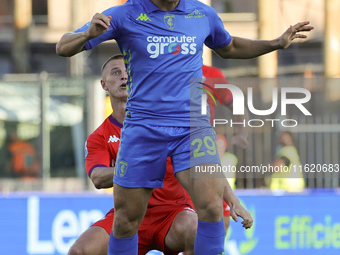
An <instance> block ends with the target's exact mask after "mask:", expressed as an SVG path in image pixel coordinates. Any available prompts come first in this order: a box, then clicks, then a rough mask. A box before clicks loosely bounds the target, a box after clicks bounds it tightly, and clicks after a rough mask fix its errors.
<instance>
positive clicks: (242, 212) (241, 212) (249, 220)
mask: <svg viewBox="0 0 340 255" xmlns="http://www.w3.org/2000/svg"><path fill="white" fill-rule="evenodd" d="M229 206H230V216H231V217H232V218H233V220H234V221H236V222H238V217H241V218H242V219H243V221H242V222H241V224H242V226H243V227H244V228H245V229H248V228H251V226H252V225H253V221H254V220H253V217H251V215H250V213H249V212H248V211H247V210H246V209H244V207H243V206H242V205H241V204H240V203H239V202H238V203H236V204H235V205H233V206H231V205H229Z"/></svg>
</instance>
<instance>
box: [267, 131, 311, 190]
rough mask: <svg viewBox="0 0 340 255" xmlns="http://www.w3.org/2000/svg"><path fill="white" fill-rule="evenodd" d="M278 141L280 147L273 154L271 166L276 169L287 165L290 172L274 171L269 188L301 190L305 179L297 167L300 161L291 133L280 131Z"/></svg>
mask: <svg viewBox="0 0 340 255" xmlns="http://www.w3.org/2000/svg"><path fill="white" fill-rule="evenodd" d="M279 143H280V144H281V146H282V147H281V148H280V149H279V150H278V152H277V153H276V154H275V160H274V162H273V163H272V166H273V167H276V168H277V169H279V168H281V167H288V168H290V169H292V170H291V171H290V172H285V171H276V172H274V173H273V174H272V176H271V181H270V188H271V189H272V190H285V191H288V192H301V191H303V189H304V187H305V181H304V179H303V174H302V172H300V169H299V166H300V165H301V162H300V157H299V153H298V151H297V149H296V147H295V145H294V140H293V136H292V134H291V133H290V132H288V131H284V132H282V133H281V134H280V137H279ZM294 169H296V170H294ZM293 170H294V171H293Z"/></svg>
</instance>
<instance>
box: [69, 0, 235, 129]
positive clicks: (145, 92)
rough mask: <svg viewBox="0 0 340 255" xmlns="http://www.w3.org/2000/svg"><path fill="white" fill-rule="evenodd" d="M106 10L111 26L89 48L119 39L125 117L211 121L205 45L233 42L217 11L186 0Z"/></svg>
mask: <svg viewBox="0 0 340 255" xmlns="http://www.w3.org/2000/svg"><path fill="white" fill-rule="evenodd" d="M103 13H104V14H105V15H107V16H111V17H112V20H111V24H110V28H109V30H108V31H106V32H105V33H104V34H102V35H100V36H98V37H96V38H94V39H91V40H90V41H88V42H87V43H86V45H85V47H86V49H87V50H89V49H92V48H93V47H95V46H96V45H98V44H100V43H101V42H103V41H106V40H111V39H115V40H116V42H117V43H118V46H119V48H120V50H121V52H122V54H123V55H124V61H125V64H126V68H127V72H128V82H127V87H128V91H129V97H128V102H127V108H126V109H127V118H126V119H125V121H126V122H130V121H133V122H134V123H136V122H139V121H142V122H143V123H144V124H151V125H160V126H209V125H210V123H209V117H208V116H207V115H202V114H201V95H202V93H205V92H203V91H202V90H201V89H199V88H202V85H201V83H200V82H201V81H202V62H203V61H202V53H203V45H204V44H205V45H207V46H208V47H209V48H211V49H218V48H221V47H224V46H226V45H228V44H229V43H230V42H231V36H230V35H229V33H228V32H227V31H226V30H225V29H224V26H223V23H222V21H221V19H220V18H219V17H218V15H217V13H216V12H215V10H214V9H213V8H211V7H210V6H207V5H205V4H203V3H201V2H199V1H196V0H181V1H180V2H179V4H178V6H177V7H176V8H175V9H174V10H172V11H162V10H160V9H159V8H158V7H157V6H155V5H154V4H153V3H152V2H151V1H150V0H128V1H127V2H126V3H125V4H123V5H119V6H115V7H112V8H110V9H108V10H106V11H104V12H103ZM88 26H89V23H88V24H86V25H85V26H83V27H82V28H80V29H78V30H76V31H75V32H80V31H85V30H87V28H88Z"/></svg>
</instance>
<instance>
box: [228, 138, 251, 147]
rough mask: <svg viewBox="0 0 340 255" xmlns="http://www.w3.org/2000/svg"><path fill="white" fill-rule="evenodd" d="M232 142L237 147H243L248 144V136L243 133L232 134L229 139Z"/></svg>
mask: <svg viewBox="0 0 340 255" xmlns="http://www.w3.org/2000/svg"><path fill="white" fill-rule="evenodd" d="M231 141H232V143H233V144H235V145H236V146H237V147H239V148H242V149H245V148H247V146H248V144H249V143H248V138H247V137H246V136H244V135H241V134H238V135H234V136H233V137H232V139H231Z"/></svg>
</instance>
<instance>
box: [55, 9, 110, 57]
mask: <svg viewBox="0 0 340 255" xmlns="http://www.w3.org/2000/svg"><path fill="white" fill-rule="evenodd" d="M111 19H112V17H111V16H106V15H105V14H103V13H96V14H95V15H94V16H93V18H92V20H91V22H90V24H89V27H88V29H87V30H86V31H84V32H79V33H74V32H68V33H65V34H64V35H63V36H62V37H61V39H60V41H59V42H58V43H57V45H56V52H57V54H58V55H59V56H62V57H71V56H73V55H75V54H77V53H79V52H81V51H83V50H85V44H86V42H87V41H89V40H91V39H93V38H95V37H97V36H99V35H101V34H103V33H104V32H105V31H107V30H108V29H109V27H110V21H111Z"/></svg>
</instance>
